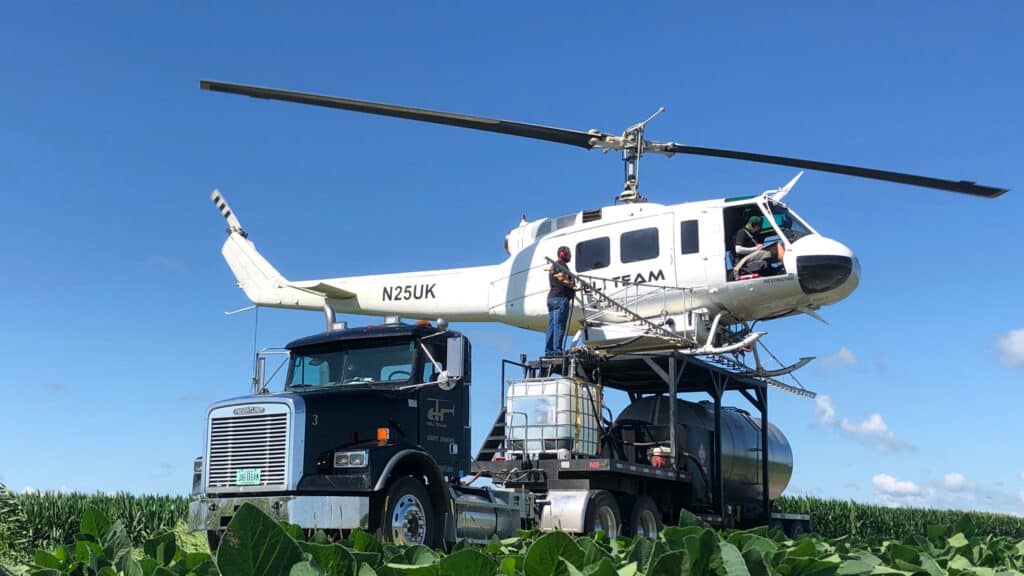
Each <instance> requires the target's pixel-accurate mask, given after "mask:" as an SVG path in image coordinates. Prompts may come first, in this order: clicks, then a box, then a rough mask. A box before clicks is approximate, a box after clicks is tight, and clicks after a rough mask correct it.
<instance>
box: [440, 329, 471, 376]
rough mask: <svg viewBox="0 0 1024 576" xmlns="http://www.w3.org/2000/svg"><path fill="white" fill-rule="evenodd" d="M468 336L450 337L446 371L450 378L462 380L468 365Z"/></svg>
mask: <svg viewBox="0 0 1024 576" xmlns="http://www.w3.org/2000/svg"><path fill="white" fill-rule="evenodd" d="M465 363H466V337H465V336H452V337H450V338H448V358H447V361H446V362H445V371H444V372H445V373H446V374H447V379H448V380H462V377H463V370H464V368H465V366H466V364H465Z"/></svg>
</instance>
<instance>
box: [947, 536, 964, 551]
mask: <svg viewBox="0 0 1024 576" xmlns="http://www.w3.org/2000/svg"><path fill="white" fill-rule="evenodd" d="M946 542H947V543H949V545H950V546H952V547H953V548H963V547H964V546H967V537H966V536H964V534H963V532H957V533H956V534H953V535H952V536H950V537H949V539H947V540H946Z"/></svg>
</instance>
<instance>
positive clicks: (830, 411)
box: [814, 394, 1024, 476]
mask: <svg viewBox="0 0 1024 576" xmlns="http://www.w3.org/2000/svg"><path fill="white" fill-rule="evenodd" d="M814 416H815V418H817V419H818V423H819V424H826V425H831V424H833V423H835V421H836V407H835V405H834V404H832V399H831V398H829V397H828V396H826V395H825V394H821V395H819V396H818V397H817V398H815V399H814ZM1021 476H1024V472H1021Z"/></svg>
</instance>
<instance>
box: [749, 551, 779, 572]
mask: <svg viewBox="0 0 1024 576" xmlns="http://www.w3.org/2000/svg"><path fill="white" fill-rule="evenodd" d="M743 562H744V563H745V564H746V565H747V571H748V572H750V574H751V576H771V575H772V574H774V572H773V571H772V568H771V563H770V562H769V561H768V560H767V559H766V558H765V557H764V553H763V552H762V551H761V550H760V549H758V548H748V549H747V550H745V551H744V552H743Z"/></svg>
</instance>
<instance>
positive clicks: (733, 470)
mask: <svg viewBox="0 0 1024 576" xmlns="http://www.w3.org/2000/svg"><path fill="white" fill-rule="evenodd" d="M668 402H669V400H668V398H667V397H648V398H641V399H639V400H637V401H635V402H633V403H632V404H630V405H629V406H627V407H626V408H625V410H623V411H622V413H621V414H619V417H618V418H617V420H620V421H624V420H641V421H644V422H649V423H650V424H652V425H653V426H654V428H653V429H651V430H650V432H651V435H652V436H653V437H654V439H655V440H656V441H665V442H667V441H668V439H669V432H668V409H669V404H668ZM676 402H677V404H676V417H677V422H678V428H677V431H676V440H677V442H678V443H679V445H680V447H682V448H683V450H684V451H685V452H687V453H689V454H690V455H692V458H687V459H686V460H685V461H681V464H683V465H684V466H685V467H686V468H687V470H690V471H691V472H693V473H694V474H693V476H694V483H695V484H698V485H700V486H702V488H701V489H700V490H698V491H697V497H698V498H704V497H706V496H705V495H706V493H707V491H706V490H704V489H703V484H704V482H703V480H702V474H701V473H700V471H699V470H698V469H697V468H698V466H697V463H698V462H699V463H700V467H701V468H703V470H704V472H705V474H706V476H707V477H708V479H709V480H710V477H711V467H712V462H713V461H714V460H713V450H714V447H715V442H714V431H715V413H714V404H712V403H710V402H699V403H697V402H688V401H686V400H676ZM721 425H722V478H723V484H724V489H725V497H726V500H727V501H729V502H759V501H760V500H761V471H762V468H761V453H762V451H761V419H760V418H759V417H756V416H754V415H752V414H749V413H748V412H746V411H745V410H740V409H738V408H731V407H726V406H723V407H722V420H721ZM792 473H793V451H792V449H791V448H790V445H789V440H787V439H786V436H785V435H784V434H783V433H782V431H781V430H779V429H778V428H777V427H776V426H775V425H774V424H771V423H769V424H768V478H769V497H770V498H771V499H772V500H774V499H776V498H778V497H779V496H780V495H781V494H782V492H783V490H785V489H786V486H787V485H788V484H789V479H790V477H791V476H792Z"/></svg>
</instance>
